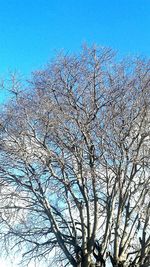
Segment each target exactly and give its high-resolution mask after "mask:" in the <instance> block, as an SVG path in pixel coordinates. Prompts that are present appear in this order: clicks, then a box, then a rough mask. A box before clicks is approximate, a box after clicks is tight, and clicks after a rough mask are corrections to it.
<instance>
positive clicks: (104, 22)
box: [0, 0, 150, 103]
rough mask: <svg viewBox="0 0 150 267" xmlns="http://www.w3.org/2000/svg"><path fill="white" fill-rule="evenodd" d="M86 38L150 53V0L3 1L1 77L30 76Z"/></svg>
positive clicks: (123, 51) (128, 50)
mask: <svg viewBox="0 0 150 267" xmlns="http://www.w3.org/2000/svg"><path fill="white" fill-rule="evenodd" d="M85 42H86V43H87V44H89V45H91V44H93V43H96V44H98V45H102V46H109V47H112V48H114V49H115V50H117V51H118V52H119V54H120V56H124V55H130V54H131V55H144V56H149V55H150V0H103V1H102V0H22V1H21V0H0V80H1V79H2V78H4V77H7V76H8V72H9V71H15V70H17V71H19V72H20V73H22V74H23V75H24V76H25V77H27V76H29V75H30V73H31V72H32V71H33V70H36V69H39V68H41V67H43V66H44V64H46V63H47V62H48V61H49V60H50V59H51V58H52V57H53V56H54V55H55V54H56V53H57V52H59V51H60V50H62V49H64V51H66V52H74V51H78V50H79V49H80V48H81V46H82V44H83V43H85ZM6 98H7V94H6V93H4V92H3V90H0V102H1V103H2V102H4V101H5V100H6Z"/></svg>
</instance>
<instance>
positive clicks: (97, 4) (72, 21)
mask: <svg viewBox="0 0 150 267" xmlns="http://www.w3.org/2000/svg"><path fill="white" fill-rule="evenodd" d="M85 42H86V43H87V44H89V45H91V44H93V43H96V44H98V45H102V46H109V47H112V48H113V49H115V50H117V51H118V52H119V55H120V56H124V55H142V56H149V55H150V0H103V1H102V0H0V81H1V79H4V78H7V75H8V73H9V71H10V70H11V71H15V70H17V71H19V72H20V73H22V74H23V75H24V76H25V77H29V75H30V73H31V72H32V71H34V70H36V69H39V68H42V67H43V66H44V65H45V64H46V63H47V62H48V61H49V60H50V59H51V58H52V57H54V55H55V54H56V53H57V52H59V51H60V50H62V49H64V51H66V52H76V51H78V50H80V48H81V46H82V44H83V43H85ZM0 84H1V83H0ZM7 98H8V94H7V93H6V92H4V91H3V90H2V89H1V88H0V103H4V102H5V101H6V100H7ZM0 266H1V267H4V266H7V267H8V266H9V267H11V266H16V263H14V264H13V265H12V264H11V263H10V262H9V263H8V262H7V263H6V261H4V260H3V261H1V264H0Z"/></svg>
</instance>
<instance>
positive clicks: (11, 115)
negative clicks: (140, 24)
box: [0, 47, 150, 267]
mask: <svg viewBox="0 0 150 267" xmlns="http://www.w3.org/2000/svg"><path fill="white" fill-rule="evenodd" d="M149 63H150V62H149V60H147V59H140V58H136V59H135V58H126V59H123V60H120V61H117V60H116V58H115V55H114V52H113V51H112V50H111V49H107V48H101V47H100V48H99V47H91V48H89V47H84V48H83V49H82V51H81V53H79V54H77V55H59V56H58V57H57V58H56V59H55V60H53V61H52V62H51V63H49V64H48V65H47V66H46V67H45V69H43V70H39V71H36V72H34V73H33V74H32V78H31V79H30V81H28V83H27V84H26V85H25V86H21V85H20V84H19V83H17V82H15V83H13V84H15V86H12V87H10V88H9V89H10V91H12V93H13V95H14V97H13V99H12V100H11V101H10V102H9V103H8V104H7V105H5V107H3V108H2V109H1V119H0V135H1V139H0V185H1V196H0V210H1V217H0V229H1V230H0V233H1V240H2V242H3V244H5V245H6V247H7V248H8V247H9V249H11V248H14V250H18V249H19V250H21V251H22V254H23V258H22V262H23V263H24V264H25V266H27V264H28V263H29V262H30V260H31V259H37V260H41V259H42V258H45V259H46V260H47V262H48V261H49V260H51V261H52V263H51V265H53V266H56V264H57V266H67V265H68V266H73V267H79V266H80V267H91V266H101V267H105V266H106V259H107V258H110V261H111V264H112V266H113V267H135V266H137V267H148V266H149V262H150V236H149V230H150V224H149V215H150V214H149V210H150V199H149V191H150V190H149V177H150V176H149V169H150V158H149V156H150V130H149V129H150V108H149V107H150V75H149V74H150V73H149V71H150V64H149Z"/></svg>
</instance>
